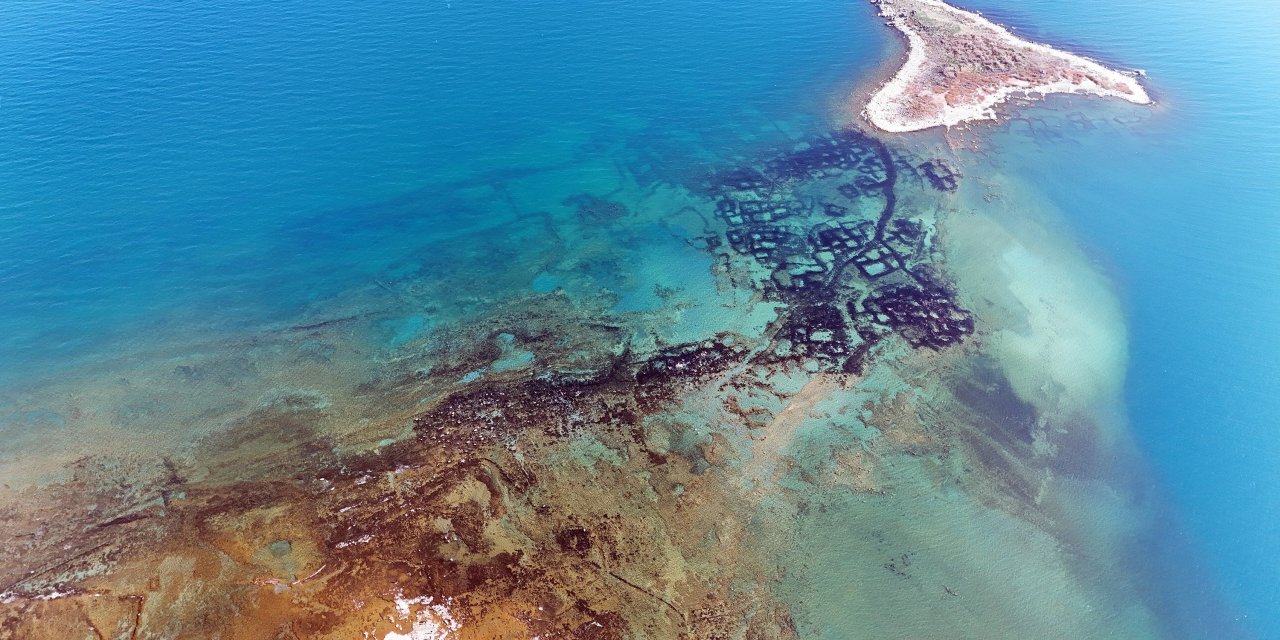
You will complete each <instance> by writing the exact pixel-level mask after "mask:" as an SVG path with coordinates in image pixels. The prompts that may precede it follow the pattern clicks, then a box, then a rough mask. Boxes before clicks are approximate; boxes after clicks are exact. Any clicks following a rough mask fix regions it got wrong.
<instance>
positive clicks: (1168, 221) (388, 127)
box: [0, 0, 1280, 637]
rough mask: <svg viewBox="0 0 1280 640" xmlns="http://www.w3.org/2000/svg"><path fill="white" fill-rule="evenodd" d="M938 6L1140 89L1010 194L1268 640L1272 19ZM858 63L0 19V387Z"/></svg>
mask: <svg viewBox="0 0 1280 640" xmlns="http://www.w3.org/2000/svg"><path fill="white" fill-rule="evenodd" d="M963 6H965V7H969V8H977V9H981V10H984V11H985V12H987V13H989V14H991V15H993V16H996V17H997V18H999V19H1000V20H1001V21H1004V22H1007V23H1009V24H1012V25H1013V26H1014V27H1015V28H1017V29H1019V30H1020V31H1021V32H1022V33H1024V34H1026V35H1029V36H1032V37H1036V38H1043V39H1047V40H1048V41H1050V42H1053V43H1056V44H1061V45H1064V46H1068V47H1072V48H1075V49H1076V50H1083V51H1086V52H1088V53H1090V54H1092V55H1095V56H1098V57H1101V58H1103V59H1105V60H1107V61H1109V62H1115V63H1117V64H1123V65H1126V66H1132V67H1141V68H1144V69H1146V70H1147V71H1148V72H1149V77H1150V81H1151V85H1152V86H1153V88H1154V90H1155V94H1156V97H1157V99H1158V100H1159V102H1160V103H1161V105H1160V107H1159V109H1158V111H1157V113H1156V115H1155V116H1153V117H1152V118H1151V119H1150V120H1149V121H1148V122H1147V123H1146V124H1145V125H1144V126H1145V127H1146V130H1145V132H1144V134H1143V135H1141V136H1140V137H1136V138H1133V139H1122V140H1116V139H1111V138H1104V137H1101V136H1093V137H1091V136H1089V135H1087V134H1080V135H1079V136H1078V144H1062V145H1057V146H1053V145H1050V146H1047V147H1043V148H1040V147H1037V148H1035V149H1034V150H1032V149H1029V148H1025V149H1022V150H1021V152H1022V153H1023V154H1024V155H1023V156H1022V157H1023V158H1024V159H1026V160H1028V161H1026V162H1018V163H1015V164H1014V165H1013V166H1014V167H1015V168H1016V170H1017V171H1018V172H1019V173H1021V174H1022V175H1025V176H1026V177H1027V178H1028V179H1030V180H1032V181H1034V182H1035V183H1036V184H1037V185H1039V186H1040V187H1041V188H1042V189H1043V190H1044V192H1045V193H1046V194H1047V195H1048V196H1049V198H1050V199H1051V200H1052V201H1053V203H1054V204H1055V205H1056V206H1058V207H1059V208H1060V209H1062V210H1063V212H1064V213H1065V215H1066V217H1067V219H1068V221H1069V222H1070V224H1071V225H1072V227H1073V229H1074V230H1075V231H1076V232H1077V233H1079V234H1080V236H1081V237H1082V239H1083V240H1084V242H1085V243H1086V245H1087V246H1088V247H1089V248H1090V249H1091V250H1092V251H1093V252H1094V254H1095V255H1096V256H1097V258H1098V260H1099V262H1100V263H1101V264H1103V265H1105V266H1106V267H1107V268H1108V270H1109V271H1110V273H1111V274H1112V275H1113V277H1114V278H1115V279H1116V280H1117V281H1118V282H1119V283H1120V286H1121V289H1122V291H1123V293H1124V297H1125V299H1126V303H1127V311H1128V314H1129V321H1130V334H1131V335H1130V340H1131V363H1130V373H1129V384H1128V391H1129V397H1128V400H1129V408H1130V416H1131V419H1132V422H1133V425H1134V428H1135V430H1136V431H1137V433H1138V435H1139V439H1140V441H1141V443H1142V445H1143V448H1144V449H1145V451H1146V452H1147V453H1148V454H1149V456H1150V458H1151V459H1152V461H1153V464H1154V466H1155V467H1156V469H1157V471H1158V474H1159V476H1160V478H1161V479H1162V482H1163V483H1164V484H1165V485H1166V486H1167V489H1168V490H1169V492H1170V494H1171V495H1172V496H1173V497H1174V499H1175V504H1176V505H1177V517H1178V518H1180V519H1181V520H1182V521H1184V522H1186V523H1187V524H1188V525H1189V531H1190V533H1189V534H1188V535H1189V538H1188V540H1187V541H1186V544H1187V545H1188V548H1191V549H1195V550H1198V551H1202V552H1203V553H1204V554H1205V556H1206V557H1207V559H1208V562H1207V566H1208V570H1209V572H1210V573H1211V574H1212V575H1214V576H1215V577H1216V579H1218V580H1219V581H1220V582H1221V584H1222V585H1223V586H1224V588H1225V591H1226V593H1227V594H1228V596H1229V597H1230V598H1231V599H1232V600H1233V601H1234V602H1235V604H1237V605H1238V606H1239V607H1240V609H1241V611H1242V612H1244V614H1245V615H1247V616H1248V619H1249V620H1250V621H1251V624H1252V625H1253V626H1254V628H1255V629H1257V630H1258V631H1259V632H1260V634H1261V635H1264V636H1268V637H1271V636H1280V547H1278V546H1277V545H1276V544H1275V541H1276V540H1277V539H1280V430H1277V427H1280V420H1278V419H1277V418H1278V417H1280V398H1278V397H1277V395H1276V394H1275V392H1274V389H1275V388H1276V386H1277V383H1280V365H1278V364H1277V363H1280V339H1277V337H1276V334H1275V328H1274V319H1275V318H1277V317H1280V260H1277V258H1276V256H1275V253H1274V252H1275V247H1277V246H1280V221H1278V220H1277V216H1276V214H1277V211H1276V208H1277V207H1276V203H1278V202H1280V190H1277V187H1276V185H1277V184H1278V183H1277V178H1276V176H1278V175H1280V69H1277V67H1276V66H1275V65H1274V61H1275V60H1276V59H1278V58H1280V55H1278V54H1280V50H1278V49H1280V45H1277V44H1276V42H1277V39H1276V38H1275V34H1277V33H1280V11H1278V10H1276V9H1275V8H1274V6H1272V5H1271V4H1270V3H1268V2H1266V0H1232V1H1231V2H1227V3H1219V4H1213V5H1210V4H1208V3H1193V2H1175V3H1162V4H1158V5H1153V4H1150V3H1139V2H1113V1H1109V0H1081V1H1078V2H1073V3H1062V2H1056V1H1054V0H1025V1H1023V2H1018V3H1012V2H1008V1H1007V0H974V1H972V2H966V3H963ZM889 42H890V35H889V34H888V33H886V32H885V31H884V30H883V29H882V28H881V26H880V25H879V24H878V22H877V21H876V20H874V19H873V12H872V10H871V8H870V6H869V5H866V4H864V3H861V2H858V1H857V0H849V1H847V2H817V1H813V0H764V1H761V2H755V3H745V4H744V3H728V2H718V1H717V2H704V3H687V2H675V1H673V0H659V1H657V2H647V3H624V2H620V1H617V0H606V1H603V2H593V3H568V2H560V1H553V2H527V1H526V2H515V1H511V0H495V1H492V2H486V3H480V2H475V1H474V0H454V1H451V2H450V1H445V0H432V1H430V2H419V1H409V0H391V1H388V2H381V3H360V2H343V1H339V0H305V1H302V0H284V1H281V2H271V3H262V2H232V1H228V2H218V3H173V2H132V1H130V2H125V1H120V0H116V1H103V2H95V3H56V2H27V1H19V0H11V1H9V2H5V3H2V4H0V362H2V363H4V364H3V369H4V372H3V373H0V378H3V379H8V380H16V379H20V378H22V377H24V376H39V375H46V374H49V373H51V372H54V371H56V370H57V369H58V368H59V367H65V366H71V365H72V364H73V363H74V362H76V361H77V360H78V359H81V358H85V357H90V356H92V355H93V354H96V353H103V352H109V351H110V350H111V349H112V348H113V346H114V344H115V342H114V341H116V340H120V339H122V338H121V337H122V336H126V335H130V334H131V333H136V332H137V331H138V327H140V326H155V325H156V324H157V323H160V324H161V325H163V323H164V322H165V320H164V319H166V318H172V319H176V318H183V319H186V320H190V319H191V318H192V317H196V316H198V317H199V318H200V319H201V321H204V322H209V323H212V324H214V325H218V326H223V327H236V326H253V325H255V324H258V323H264V322H270V321H271V320H273V319H275V318H280V317H284V316H287V315H288V314H291V313H295V312H296V311H297V310H298V309H299V308H301V307H303V306H305V305H306V304H307V303H308V302H310V301H313V300H317V299H320V298H322V297H324V296H325V295H328V294H331V293H333V292H336V291H340V290H342V289H343V288H345V287H348V286H350V285H352V284H353V283H356V282H360V281H362V280H364V279H366V278H368V277H369V274H372V273H376V272H378V271H379V270H380V269H382V268H384V267H385V266H386V265H387V264H390V263H391V262H393V261H394V260H395V258H396V257H397V256H398V255H401V254H403V253H406V252H408V251H410V250H412V249H413V248H415V247H417V246H420V245H421V244H423V240H424V238H427V237H430V236H431V235H432V234H434V233H439V232H440V227H441V221H442V220H447V219H448V216H449V215H450V214H451V212H450V211H449V210H448V206H447V204H448V200H447V198H444V197H441V198H440V199H438V200H430V201H429V202H433V203H434V202H438V203H439V204H432V205H423V206H398V205H397V204H396V203H397V202H403V201H402V200H397V199H398V198H403V197H405V196H406V194H421V193H424V192H426V193H435V192H434V191H432V189H433V185H440V184H447V183H449V182H450V181H452V180H456V179H460V178H463V177H467V176H469V175H473V174H474V173H475V172H476V171H478V170H480V169H485V168H491V167H494V166H504V165H512V164H516V165H518V164H519V163H521V162H528V163H530V164H534V163H537V162H538V161H539V158H537V157H531V156H530V152H529V146H528V144H527V142H528V141H529V140H533V139H542V138H544V137H546V136H548V135H550V136H551V137H554V136H555V135H556V132H557V131H568V130H573V131H581V130H586V131H598V132H600V134H601V135H608V134H609V132H610V131H612V130H613V129H614V128H616V127H617V126H618V125H617V123H618V122H619V121H620V120H625V119H635V120H640V121H646V122H659V123H660V124H661V126H662V127H664V128H668V129H683V130H688V131H698V132H703V133H705V135H707V136H710V137H713V138H714V136H715V135H717V132H720V131H725V130H726V128H731V127H733V126H734V125H735V123H737V122H738V120H739V116H740V115H741V114H742V113H744V112H745V111H748V110H750V111H755V112H760V113H763V114H764V115H765V116H766V118H767V117H768V116H778V117H786V116H790V115H792V114H795V113H808V114H812V115H814V116H815V117H818V118H822V117H826V116H827V115H829V114H830V112H831V110H832V104H833V101H834V100H836V99H838V98H839V96H840V95H842V93H843V92H845V91H847V90H848V89H849V88H850V86H851V85H852V83H853V82H855V81H856V80H857V79H858V78H859V77H862V76H864V75H865V74H867V73H870V72H871V70H872V69H874V68H875V67H876V66H878V65H879V64H880V62H881V56H882V55H883V53H884V51H885V50H886V47H887V46H888V43H889ZM1051 106H1052V103H1051ZM1003 140H1004V142H1001V143H1000V144H1008V145H1010V146H1011V147H1012V146H1016V145H1018V144H1019V143H1018V142H1017V140H1015V139H1013V138H1012V137H1007V139H1003ZM1015 155H1016V154H1015ZM671 161H672V162H675V163H678V162H682V159H681V158H679V157H673V158H672V159H671ZM424 190H425V191H424ZM173 321H175V322H176V321H177V320H173ZM1174 530H1177V529H1171V531H1174ZM1188 588H1191V589H1194V588H1199V587H1197V586H1188Z"/></svg>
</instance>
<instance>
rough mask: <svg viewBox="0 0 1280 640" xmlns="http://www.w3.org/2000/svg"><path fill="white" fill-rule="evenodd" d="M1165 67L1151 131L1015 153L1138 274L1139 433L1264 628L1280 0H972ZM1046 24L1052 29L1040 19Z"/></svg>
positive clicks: (1183, 510)
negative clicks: (1275, 0)
mask: <svg viewBox="0 0 1280 640" xmlns="http://www.w3.org/2000/svg"><path fill="white" fill-rule="evenodd" d="M969 4H970V5H971V6H972V7H974V8H977V9H980V10H984V11H986V12H988V14H989V15H992V16H994V17H997V18H998V19H1001V20H1002V21H1005V22H1007V23H1010V24H1012V25H1014V26H1015V27H1022V29H1021V30H1020V32H1022V33H1025V34H1028V35H1031V36H1033V37H1037V38H1047V39H1048V40H1049V41H1051V42H1059V43H1064V44H1066V45H1068V46H1072V47H1073V48H1077V49H1078V50H1079V49H1080V47H1079V45H1077V44H1076V43H1078V42H1085V43H1089V44H1088V46H1087V47H1083V50H1084V51H1086V52H1089V53H1093V54H1094V55H1097V56H1099V57H1101V58H1102V59H1104V60H1108V61H1112V62H1117V63H1118V64H1123V65H1127V66H1132V67H1138V68H1144V69H1146V70H1147V71H1148V73H1149V78H1150V80H1151V85H1152V86H1153V87H1154V88H1155V94H1156V99H1157V101H1158V102H1159V103H1160V109H1159V112H1158V115H1157V116H1156V117H1155V118H1154V119H1153V122H1151V123H1150V125H1149V128H1150V131H1149V133H1147V134H1145V135H1143V136H1141V138H1138V139H1129V140H1126V139H1116V138H1111V137H1103V136H1089V135H1077V134H1075V133H1073V134H1072V140H1073V141H1074V142H1072V143H1063V144H1049V145H1044V146H1035V147H1034V150H1031V149H1030V148H1027V145H1026V144H1025V142H1024V143H1022V144H1019V143H1016V142H1013V141H1010V140H1002V141H1001V144H1010V145H1012V146H1013V148H1015V149H1017V148H1023V149H1024V152H1025V154H1026V155H1025V156H1024V157H1023V161H1022V162H1017V163H1014V162H1011V163H1010V164H1011V165H1014V166H1016V167H1017V170H1018V171H1019V172H1020V173H1023V174H1025V175H1026V176H1028V177H1029V178H1030V179H1032V180H1033V181H1034V182H1035V183H1036V184H1037V185H1039V186H1040V187H1041V188H1042V189H1044V191H1045V192H1047V193H1048V194H1049V195H1050V196H1051V198H1052V199H1053V202H1054V204H1056V205H1057V206H1058V207H1060V208H1061V209H1062V210H1063V211H1064V212H1065V215H1066V217H1067V219H1068V220H1069V224H1070V225H1071V226H1072V227H1073V228H1074V229H1075V230H1076V231H1077V232H1078V233H1079V234H1080V235H1081V236H1082V237H1083V239H1084V241H1085V243H1086V244H1087V245H1088V246H1090V247H1092V249H1093V251H1094V252H1095V254H1096V256H1097V258H1098V260H1099V261H1100V262H1101V263H1102V264H1103V265H1105V266H1106V267H1108V268H1109V271H1110V272H1111V274H1112V275H1113V276H1114V278H1115V279H1116V280H1117V281H1118V282H1119V283H1120V286H1121V288H1122V291H1123V293H1124V296H1125V298H1126V301H1127V306H1128V316H1129V323H1130V327H1129V328H1130V339H1131V359H1130V369H1129V384H1128V391H1129V394H1128V401H1129V406H1130V415H1131V419H1132V423H1133V427H1134V429H1135V430H1136V431H1137V433H1138V435H1139V437H1140V439H1141V440H1142V443H1143V447H1144V449H1145V450H1146V451H1147V452H1148V454H1149V455H1150V457H1151V459H1152V460H1153V462H1154V464H1155V466H1156V467H1157V468H1158V470H1159V472H1160V476H1161V478H1162V480H1163V481H1164V482H1165V483H1166V485H1167V487H1168V489H1169V490H1171V491H1172V493H1173V495H1174V496H1175V499H1176V500H1175V501H1176V503H1177V505H1178V508H1179V509H1178V510H1179V515H1180V517H1182V518H1184V519H1185V520H1186V521H1187V522H1189V523H1190V525H1191V530H1192V534H1191V535H1192V537H1193V538H1194V540H1193V544H1194V545H1195V546H1196V547H1197V548H1200V549H1203V550H1205V551H1207V553H1208V555H1209V557H1210V558H1211V560H1212V562H1211V564H1212V567H1213V571H1214V572H1215V573H1216V574H1217V575H1218V576H1219V577H1220V578H1221V580H1222V581H1223V583H1224V585H1225V587H1226V589H1227V590H1228V592H1229V593H1231V594H1232V595H1233V596H1234V597H1235V598H1236V599H1237V602H1238V603H1239V604H1240V605H1241V606H1242V607H1243V609H1244V610H1245V612H1246V615H1250V614H1251V615H1250V618H1251V619H1252V620H1253V621H1254V622H1255V624H1256V628H1258V629H1259V630H1260V631H1261V632H1262V633H1263V635H1266V636H1271V635H1275V634H1278V633H1280V617H1278V616H1277V613H1278V612H1280V572H1277V571H1276V569H1277V567H1280V547H1277V545H1276V543H1275V541H1276V540H1277V539H1280V457H1277V455H1276V453H1277V452H1278V451H1280V436H1278V435H1277V432H1276V429H1275V427H1276V426H1277V424H1280V400H1278V399H1277V396H1276V395H1275V394H1274V393H1273V392H1272V391H1271V389H1273V388H1274V386H1275V383H1276V381H1277V380H1280V368H1278V367H1277V362H1280V340H1277V339H1276V336H1275V330H1274V319H1275V318H1276V317H1277V313H1278V312H1280V259H1277V258H1276V255H1275V247H1276V246H1277V243H1280V219H1277V217H1276V211H1277V203H1278V202H1280V189H1278V188H1277V183H1276V180H1275V176H1276V175H1277V172H1278V171H1280V124H1277V123H1280V70H1278V69H1277V68H1276V66H1275V65H1274V64H1271V63H1269V62H1266V61H1269V60H1274V59H1275V58H1276V55H1277V53H1280V45H1277V43H1276V40H1275V34H1276V33H1277V32H1280V11H1277V9H1276V7H1275V6H1274V5H1273V4H1272V3H1268V2H1260V1H1255V0H1240V1H1237V2H1229V3H1225V4H1217V5H1208V4H1204V3H1166V4H1161V5H1159V6H1156V5H1141V4H1139V3H1112V2H1102V1H1100V0H1094V1H1087V2H1074V3H1057V2H1047V1H1044V2H1041V1H1036V2H1026V3H1019V4H1018V6H1017V7H1013V6H1010V5H1008V4H1007V3H1002V2H995V1H991V0H979V1H977V2H972V3H969ZM1031 25H1036V27H1037V28H1032V27H1031Z"/></svg>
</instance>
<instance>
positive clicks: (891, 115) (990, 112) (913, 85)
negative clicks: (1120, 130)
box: [862, 0, 1151, 133]
mask: <svg viewBox="0 0 1280 640" xmlns="http://www.w3.org/2000/svg"><path fill="white" fill-rule="evenodd" d="M872 2H873V3H875V4H877V5H878V6H879V10H880V15H881V16H882V17H884V18H885V19H886V20H887V21H888V22H889V24H891V25H892V26H893V27H894V28H896V29H898V30H899V31H900V32H902V34H903V35H904V36H905V37H906V39H907V45H908V52H907V61H906V62H905V63H904V64H903V65H902V67H901V68H900V69H899V70H898V72H897V73H895V74H894V76H893V77H892V78H890V79H889V80H888V81H887V82H885V83H884V84H883V85H882V86H881V87H880V88H879V90H878V91H876V93H875V94H874V95H873V96H872V97H871V99H870V100H869V101H868V102H867V105H866V107H865V108H864V109H863V112H862V113H863V117H864V118H866V120H867V121H868V122H870V123H871V124H872V125H874V126H875V127H877V128H879V129H881V130H884V131H887V132H891V133H904V132H908V131H919V130H923V129H929V128H932V127H939V126H942V127H952V126H955V125H958V124H961V123H965V122H971V121H978V120H995V119H996V111H995V107H996V106H997V105H999V104H1000V103H1002V102H1004V101H1006V100H1008V99H1009V98H1010V97H1015V96H1016V97H1026V98H1034V97H1043V96H1045V95H1047V94H1050V93H1080V94H1090V95H1098V96H1106V97H1115V98H1120V99H1122V100H1127V101H1129V102H1133V103H1136V104H1150V103H1151V97H1150V96H1149V95H1148V94H1147V92H1146V90H1145V89H1144V88H1143V87H1142V85H1141V84H1139V83H1138V81H1137V80H1135V79H1134V77H1133V76H1132V75H1129V74H1126V73H1123V72H1120V71H1116V70H1113V69H1108V68H1107V67H1104V66H1102V65H1101V64H1098V63H1097V62H1094V61H1092V60H1089V59H1087V58H1084V57H1082V56H1078V55H1074V54H1070V53H1066V52H1064V51H1059V50H1057V49H1054V48H1053V47H1050V46H1047V45H1043V44H1039V43H1035V42H1028V41H1026V40H1023V39H1021V38H1018V37H1017V36H1015V35H1013V34H1012V33H1010V32H1009V31H1008V30H1007V29H1005V28H1004V27H1002V26H1000V25H998V24H996V23H994V22H991V21H990V20H987V19H986V18H983V17H982V16H981V15H979V14H977V13H972V12H968V11H963V10H960V9H957V8H955V7H952V6H950V5H948V4H946V3H944V2H941V1H940V0H872ZM916 11H925V12H927V14H928V17H929V18H930V19H932V20H937V21H945V22H950V23H952V24H953V25H955V26H957V27H962V28H965V29H968V30H969V31H970V32H973V31H976V32H979V33H980V34H981V35H982V36H984V37H985V38H987V39H989V40H990V41H991V42H992V43H993V44H995V45H997V46H999V47H1001V48H1003V49H1005V50H1007V51H1009V52H1012V53H1016V54H1018V55H1028V56H1030V57H1031V58H1032V59H1033V60H1035V61H1036V62H1037V68H1038V69H1040V71H1041V72H1042V73H1041V74H1040V75H1042V76H1048V77H1041V78H1037V79H1029V78H1026V77H1020V74H1018V72H1017V71H1018V70H1017V69H1014V70H1011V71H1008V72H1005V71H989V72H987V71H984V72H982V73H981V74H980V76H979V77H980V78H981V82H978V83H972V82H970V83H966V84H964V85H962V86H961V87H955V86H951V87H947V86H938V85H937V84H934V83H933V82H932V81H931V78H930V76H932V77H933V78H942V77H945V76H944V75H943V74H941V73H939V71H940V68H939V67H940V66H941V65H943V64H946V63H945V62H943V61H938V60H931V59H930V55H929V54H930V52H929V41H928V40H927V39H926V34H922V33H920V32H919V31H918V29H917V27H916V25H915V23H916V22H917V20H916V16H914V15H912V12H916ZM938 37H939V38H941V37H947V36H938ZM1045 67H1048V68H1045ZM1021 75H1026V76H1031V75H1034V74H1031V73H1026V74H1021ZM1054 76H1056V77H1054ZM958 89H967V90H968V91H965V92H964V93H963V95H954V92H956V91H957V90H958Z"/></svg>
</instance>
